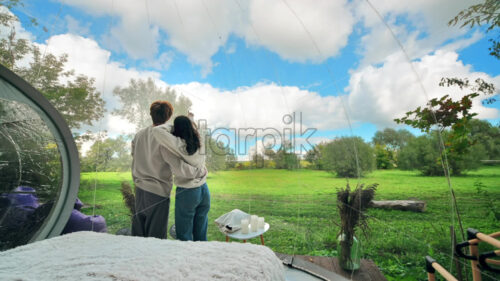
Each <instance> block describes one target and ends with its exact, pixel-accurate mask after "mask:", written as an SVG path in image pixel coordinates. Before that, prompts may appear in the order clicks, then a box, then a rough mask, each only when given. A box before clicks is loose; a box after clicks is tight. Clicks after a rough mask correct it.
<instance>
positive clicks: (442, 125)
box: [394, 78, 495, 175]
mask: <svg viewBox="0 0 500 281" xmlns="http://www.w3.org/2000/svg"><path fill="white" fill-rule="evenodd" d="M439 85H440V86H448V87H449V86H458V87H459V88H460V89H470V90H472V93H470V94H467V95H465V96H463V97H462V98H461V99H460V100H458V101H454V100H452V99H451V98H450V97H448V95H445V96H443V97H441V98H439V99H438V98H434V99H431V100H430V101H429V102H428V104H427V105H428V106H427V107H425V108H421V107H417V109H415V110H413V111H409V112H407V113H406V115H405V116H404V117H402V118H400V119H394V121H396V122H397V123H403V124H406V125H410V126H412V127H414V128H418V129H420V130H422V131H423V132H426V133H429V132H430V131H431V130H432V129H436V130H437V131H438V135H437V137H438V138H439V134H441V135H442V136H443V138H442V139H443V143H442V146H441V145H439V146H437V147H436V149H438V151H439V153H441V148H442V147H444V149H445V152H446V155H447V158H448V160H449V162H450V168H451V162H453V161H454V162H455V163H456V164H457V163H462V161H461V158H464V159H465V158H467V157H466V156H468V155H469V153H470V151H471V147H472V146H473V145H474V142H473V140H472V139H471V138H470V132H471V124H470V123H471V120H472V119H473V117H474V116H476V115H477V114H476V113H472V112H470V109H471V107H472V99H474V98H476V97H478V96H480V93H482V94H485V95H493V94H494V93H495V87H494V86H493V84H491V83H487V82H485V81H484V80H482V79H480V78H478V79H476V81H475V84H473V85H471V84H470V82H469V80H468V79H458V78H443V79H442V80H441V83H440V84H439ZM462 160H463V159H462ZM459 166H461V168H459ZM475 167H476V164H475V163H470V164H465V165H458V164H457V165H455V168H451V171H452V173H453V174H454V175H459V174H461V173H462V171H464V170H470V169H474V168H475ZM424 174H425V173H424Z"/></svg>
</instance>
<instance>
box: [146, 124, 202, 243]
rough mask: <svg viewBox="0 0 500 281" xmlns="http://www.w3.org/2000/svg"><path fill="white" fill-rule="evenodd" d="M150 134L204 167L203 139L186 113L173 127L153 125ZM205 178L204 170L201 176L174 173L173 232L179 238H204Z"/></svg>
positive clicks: (164, 144)
mask: <svg viewBox="0 0 500 281" xmlns="http://www.w3.org/2000/svg"><path fill="white" fill-rule="evenodd" d="M153 136H154V137H155V138H156V140H157V141H158V142H159V143H160V145H162V146H164V147H166V148H167V149H168V150H169V151H170V152H172V154H174V155H175V156H176V157H178V158H179V159H180V160H182V161H185V162H186V163H188V164H190V165H192V166H194V167H197V168H199V169H204V170H205V171H206V167H205V155H204V154H203V153H201V149H202V140H201V138H200V135H199V133H198V131H197V130H196V127H195V126H194V124H193V122H192V121H191V119H189V118H188V117H186V116H178V117H177V118H175V120H174V126H173V128H172V129H170V127H169V126H167V125H161V126H157V127H155V128H154V129H153ZM206 180H207V173H205V175H204V176H203V177H201V178H185V177H183V176H182V175H176V174H175V173H174V183H175V185H176V186H177V189H176V192H175V232H176V235H177V239H179V240H183V241H187V240H194V241H207V227H208V211H209V210H210V192H209V190H208V186H207V183H206Z"/></svg>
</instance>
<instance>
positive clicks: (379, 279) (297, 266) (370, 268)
mask: <svg viewBox="0 0 500 281" xmlns="http://www.w3.org/2000/svg"><path fill="white" fill-rule="evenodd" d="M275 254H276V256H278V258H279V259H281V261H282V262H283V264H284V265H285V277H286V280H287V281H296V280H304V281H309V280H311V281H312V280H331V281H345V280H354V281H361V280H372V281H387V279H386V278H385V277H384V275H382V272H380V269H379V268H378V267H377V266H376V265H375V263H374V262H373V261H371V260H366V259H362V260H361V267H360V269H359V270H356V271H355V272H354V273H353V274H352V279H351V272H347V271H344V270H343V269H342V268H340V266H339V262H338V259H337V258H336V257H318V256H300V255H296V256H290V255H285V254H280V253H275Z"/></svg>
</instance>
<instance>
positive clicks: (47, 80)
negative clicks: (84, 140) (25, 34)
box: [0, 0, 105, 129]
mask: <svg viewBox="0 0 500 281" xmlns="http://www.w3.org/2000/svg"><path fill="white" fill-rule="evenodd" d="M18 5H22V2H21V1H14V0H11V1H1V2H0V6H4V7H7V8H9V9H10V8H12V7H14V6H18ZM18 21H19V19H18V18H17V17H16V16H14V15H12V14H11V13H10V12H0V25H2V26H3V27H6V29H8V30H9V34H8V35H7V36H6V38H3V39H1V40H0V63H2V64H3V65H5V66H6V67H8V68H10V69H11V70H13V71H14V72H16V73H17V74H18V75H19V76H21V77H22V78H23V79H25V80H26V81H27V82H29V83H30V84H31V85H32V86H33V87H35V88H36V89H37V90H39V91H40V92H41V93H42V94H43V95H44V96H45V97H46V98H47V99H48V100H49V102H50V103H51V104H52V105H53V106H54V107H55V108H56V109H57V110H58V111H59V113H60V114H61V115H62V117H63V118H64V119H65V120H66V122H67V124H68V126H69V127H70V128H71V129H79V128H80V127H81V126H82V125H92V123H93V122H94V121H96V120H99V119H100V118H102V116H103V114H104V111H105V110H104V101H103V100H102V99H101V94H100V93H99V92H97V91H96V88H95V86H94V83H95V80H94V79H93V78H88V77H86V76H84V75H75V72H74V71H65V70H64V69H65V65H66V62H67V55H62V56H60V57H56V56H54V55H52V54H50V53H47V54H45V55H42V54H41V52H40V50H39V48H38V47H36V46H34V45H33V44H32V43H31V42H29V41H28V40H27V39H19V38H17V37H16V31H15V28H14V25H13V23H15V22H18ZM31 21H32V22H33V23H36V20H35V19H33V18H32V19H31ZM27 54H32V56H33V60H32V61H31V62H30V63H29V65H28V66H17V65H16V62H17V61H19V60H20V59H22V58H23V57H25V56H26V55H27ZM63 81H64V82H63Z"/></svg>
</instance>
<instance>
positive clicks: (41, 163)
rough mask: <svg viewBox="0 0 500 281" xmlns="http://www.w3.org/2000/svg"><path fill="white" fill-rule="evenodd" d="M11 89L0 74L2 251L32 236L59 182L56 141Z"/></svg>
mask: <svg viewBox="0 0 500 281" xmlns="http://www.w3.org/2000/svg"><path fill="white" fill-rule="evenodd" d="M15 91H17V89H15V88H13V87H10V85H9V84H8V83H7V82H6V81H4V80H1V79H0V250H6V249H9V248H13V247H16V246H19V245H23V244H26V243H28V242H29V241H30V240H31V239H32V238H33V237H34V236H35V234H36V233H37V231H39V229H40V228H41V226H42V225H43V224H44V222H45V221H46V219H47V218H48V217H49V215H50V213H51V211H52V209H53V206H54V205H55V203H56V200H57V198H58V195H59V192H60V190H61V186H62V162H61V155H60V153H59V149H58V145H57V141H56V139H55V137H54V136H53V135H52V133H51V131H50V130H49V128H48V127H47V125H46V123H45V121H44V120H42V118H41V117H40V116H39V114H38V113H37V111H35V110H34V109H33V108H32V107H30V106H29V105H28V104H27V103H29V101H28V100H27V101H26V103H23V102H22V99H23V97H24V95H23V94H22V93H21V92H18V93H17V95H16V93H15ZM14 99H17V100H14ZM20 100H21V101H20Z"/></svg>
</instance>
